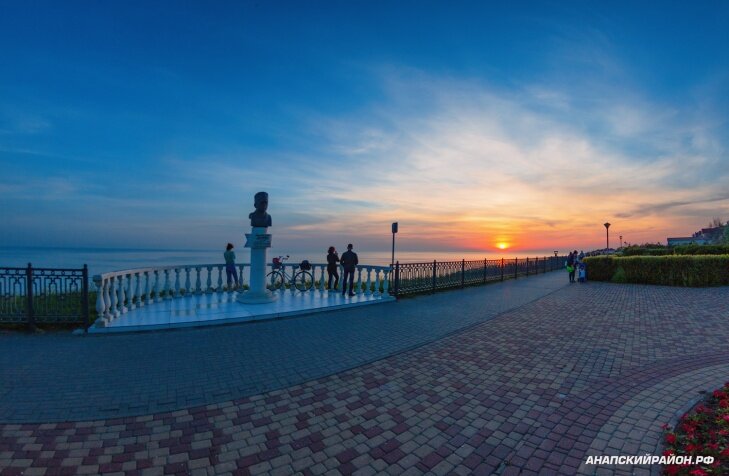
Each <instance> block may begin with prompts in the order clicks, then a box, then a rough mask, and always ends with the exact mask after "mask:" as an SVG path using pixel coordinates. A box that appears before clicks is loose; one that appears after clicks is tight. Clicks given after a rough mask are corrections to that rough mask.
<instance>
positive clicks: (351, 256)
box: [339, 243, 359, 296]
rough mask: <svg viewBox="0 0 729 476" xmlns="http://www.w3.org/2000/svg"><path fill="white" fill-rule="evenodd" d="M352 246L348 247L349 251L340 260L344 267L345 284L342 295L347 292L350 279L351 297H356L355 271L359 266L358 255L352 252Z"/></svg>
mask: <svg viewBox="0 0 729 476" xmlns="http://www.w3.org/2000/svg"><path fill="white" fill-rule="evenodd" d="M352 248H354V246H352V244H351V243H350V244H348V245H347V251H345V252H344V253H343V254H342V258H341V259H340V260H339V262H340V263H342V266H343V267H344V279H343V281H344V283H343V284H342V295H344V294H345V293H346V292H347V278H349V295H350V296H354V270H355V269H356V267H357V264H359V259H358V258H357V253H355V252H354V251H352Z"/></svg>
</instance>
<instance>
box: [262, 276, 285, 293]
mask: <svg viewBox="0 0 729 476" xmlns="http://www.w3.org/2000/svg"><path fill="white" fill-rule="evenodd" d="M283 283H284V277H283V275H282V274H281V273H279V272H278V271H271V272H270V273H268V274H267V275H266V287H267V288H268V289H270V290H271V291H277V290H279V289H281V286H283Z"/></svg>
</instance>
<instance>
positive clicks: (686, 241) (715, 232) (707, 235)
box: [668, 225, 727, 246]
mask: <svg viewBox="0 0 729 476" xmlns="http://www.w3.org/2000/svg"><path fill="white" fill-rule="evenodd" d="M726 227H727V226H726V225H725V226H715V227H713V228H702V229H701V230H699V231H697V232H696V233H694V234H693V235H692V236H686V237H677V238H668V246H680V245H710V244H712V243H719V242H720V241H721V239H722V237H723V236H724V230H725V229H726Z"/></svg>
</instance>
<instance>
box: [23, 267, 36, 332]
mask: <svg viewBox="0 0 729 476" xmlns="http://www.w3.org/2000/svg"><path fill="white" fill-rule="evenodd" d="M25 290H26V293H25V294H26V298H27V300H28V309H27V310H26V312H27V317H28V330H29V331H30V332H35V330H36V328H35V312H34V310H33V265H31V264H30V263H28V267H27V268H26V269H25Z"/></svg>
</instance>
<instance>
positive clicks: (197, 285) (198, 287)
mask: <svg viewBox="0 0 729 476" xmlns="http://www.w3.org/2000/svg"><path fill="white" fill-rule="evenodd" d="M195 273H196V276H197V277H196V278H195V294H202V283H201V282H200V266H195Z"/></svg>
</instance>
